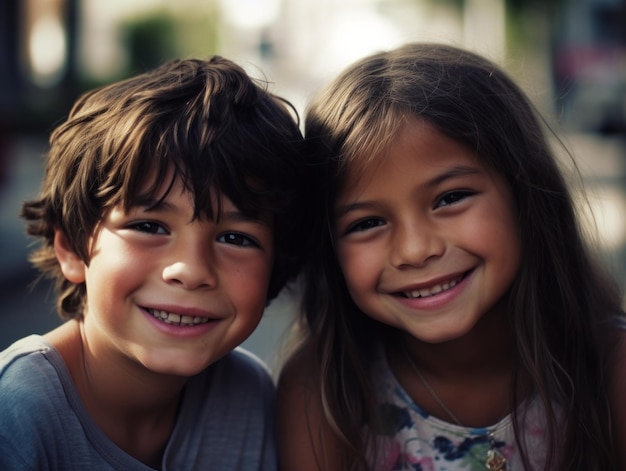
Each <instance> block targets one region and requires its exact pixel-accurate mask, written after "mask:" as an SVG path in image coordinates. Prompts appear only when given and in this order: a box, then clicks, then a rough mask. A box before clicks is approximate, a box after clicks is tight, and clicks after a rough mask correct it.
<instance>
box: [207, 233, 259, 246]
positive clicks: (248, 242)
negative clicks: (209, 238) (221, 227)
mask: <svg viewBox="0 0 626 471" xmlns="http://www.w3.org/2000/svg"><path fill="white" fill-rule="evenodd" d="M217 241H218V242H223V243H225V244H231V245H237V246H239V247H258V246H259V244H258V243H257V242H256V241H255V240H254V239H252V238H251V237H248V236H246V235H243V234H240V233H238V232H227V233H226V234H222V235H221V236H219V237H218V238H217Z"/></svg>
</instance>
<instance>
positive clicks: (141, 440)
mask: <svg viewBox="0 0 626 471" xmlns="http://www.w3.org/2000/svg"><path fill="white" fill-rule="evenodd" d="M46 338H47V339H48V340H49V341H50V342H51V343H52V345H54V347H55V348H56V349H57V350H58V351H59V353H60V354H61V356H62V358H63V360H64V361H65V363H66V365H67V367H68V370H69V372H70V375H71V377H72V380H73V382H74V384H75V386H76V389H77V391H78V394H79V396H80V398H81V400H82V402H83V405H84V406H85V408H86V409H87V411H88V412H89V414H90V415H91V417H92V419H93V420H94V422H95V423H96V424H97V425H98V427H99V428H100V429H101V430H102V431H103V432H104V433H105V434H106V435H107V437H108V438H109V439H110V440H111V441H113V442H114V443H115V444H116V445H117V446H118V447H120V448H121V449H122V450H124V451H125V452H126V453H128V454H130V455H132V456H133V457H135V458H137V459H139V460H140V461H142V462H144V463H146V464H148V465H150V466H153V467H156V468H157V469H158V468H159V467H160V462H161V459H162V454H163V451H164V449H165V446H166V444H167V441H168V440H169V437H170V435H171V431H172V430H173V428H174V425H175V423H176V417H177V413H178V406H179V403H180V397H181V394H182V391H183V387H184V385H185V383H186V378H180V377H164V376H163V375H156V374H145V373H144V374H138V372H137V371H136V370H135V369H133V368H131V367H130V364H129V362H127V361H124V359H121V358H110V356H108V357H105V355H98V352H97V346H92V345H88V344H87V343H86V341H85V337H84V335H83V332H82V321H80V320H70V321H68V322H66V323H65V324H63V325H61V326H60V327H58V328H57V329H55V330H53V331H52V332H50V333H48V334H46ZM102 357H105V358H102Z"/></svg>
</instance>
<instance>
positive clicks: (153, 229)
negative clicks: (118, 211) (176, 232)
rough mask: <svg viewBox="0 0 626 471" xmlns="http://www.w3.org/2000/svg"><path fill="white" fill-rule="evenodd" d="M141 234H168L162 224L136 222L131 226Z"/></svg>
mask: <svg viewBox="0 0 626 471" xmlns="http://www.w3.org/2000/svg"><path fill="white" fill-rule="evenodd" d="M130 227H131V228H132V229H135V230H136V231H139V232H146V233H148V234H167V229H165V227H163V225H162V224H159V223H157V222H152V221H141V222H136V223H134V224H132V225H131V226H130Z"/></svg>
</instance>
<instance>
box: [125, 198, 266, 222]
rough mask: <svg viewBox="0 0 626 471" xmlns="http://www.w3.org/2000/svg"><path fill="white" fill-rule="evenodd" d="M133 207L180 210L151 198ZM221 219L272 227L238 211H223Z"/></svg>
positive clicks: (262, 219) (260, 218) (142, 200)
mask: <svg viewBox="0 0 626 471" xmlns="http://www.w3.org/2000/svg"><path fill="white" fill-rule="evenodd" d="M131 206H134V207H136V208H142V209H143V211H145V212H152V211H177V210H178V208H177V207H176V206H175V205H173V204H171V203H169V202H168V201H167V200H160V199H156V198H151V197H146V198H139V199H138V200H137V201H136V202H135V203H134V204H132V205H131ZM220 219H222V220H227V221H231V222H252V223H258V224H263V225H265V226H271V223H270V222H269V221H267V220H266V219H264V218H263V217H261V216H258V217H257V216H251V215H249V214H246V213H243V212H242V211H239V210H237V209H235V210H229V211H223V212H222V214H221V215H220Z"/></svg>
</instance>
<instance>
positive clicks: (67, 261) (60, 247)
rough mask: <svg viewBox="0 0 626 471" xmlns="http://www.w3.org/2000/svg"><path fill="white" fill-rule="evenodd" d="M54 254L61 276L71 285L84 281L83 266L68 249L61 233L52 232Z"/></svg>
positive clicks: (77, 257) (64, 237)
mask: <svg viewBox="0 0 626 471" xmlns="http://www.w3.org/2000/svg"><path fill="white" fill-rule="evenodd" d="M54 254H55V255H56V257H57V260H58V261H59V265H60V266H61V271H62V272H63V276H65V278H66V279H67V280H68V281H71V282H72V283H76V284H79V283H82V282H84V281H85V264H84V263H83V261H82V260H81V259H80V257H79V256H78V255H76V253H75V252H74V251H73V250H72V249H71V248H70V244H69V242H68V240H67V236H66V235H65V233H63V231H60V230H58V229H55V230H54Z"/></svg>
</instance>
